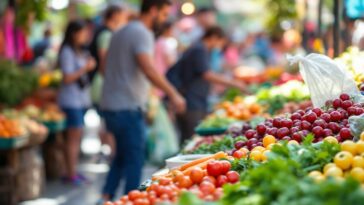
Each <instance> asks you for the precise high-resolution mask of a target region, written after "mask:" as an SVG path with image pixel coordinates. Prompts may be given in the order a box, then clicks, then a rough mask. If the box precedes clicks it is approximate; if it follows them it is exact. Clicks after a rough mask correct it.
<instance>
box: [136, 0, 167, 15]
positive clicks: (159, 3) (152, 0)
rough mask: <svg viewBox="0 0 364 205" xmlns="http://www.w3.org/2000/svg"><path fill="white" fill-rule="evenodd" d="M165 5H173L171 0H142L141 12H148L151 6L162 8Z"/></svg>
mask: <svg viewBox="0 0 364 205" xmlns="http://www.w3.org/2000/svg"><path fill="white" fill-rule="evenodd" d="M165 5H172V3H171V1H170V0H142V6H141V9H140V12H141V13H142V14H145V13H148V12H149V11H150V9H151V8H153V7H157V8H158V9H160V8H162V7H163V6H165Z"/></svg>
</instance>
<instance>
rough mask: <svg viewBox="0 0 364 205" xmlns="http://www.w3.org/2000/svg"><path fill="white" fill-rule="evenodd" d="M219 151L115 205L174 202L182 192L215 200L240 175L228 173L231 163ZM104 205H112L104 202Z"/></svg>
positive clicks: (170, 174) (157, 179) (234, 172)
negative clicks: (223, 187)
mask: <svg viewBox="0 0 364 205" xmlns="http://www.w3.org/2000/svg"><path fill="white" fill-rule="evenodd" d="M226 157H227V155H226V154H224V153H223V152H219V153H216V154H215V155H213V156H211V157H205V158H202V159H198V160H195V161H193V162H191V163H187V164H185V165H182V166H181V167H180V168H178V169H176V170H173V171H171V172H170V173H168V174H167V175H164V176H159V177H157V178H155V179H154V181H155V182H154V183H153V184H152V185H151V186H149V187H148V188H147V190H146V191H138V190H134V191H131V192H129V194H128V195H127V196H123V197H121V198H120V203H119V204H135V205H139V204H140V205H142V204H143V205H144V204H145V205H148V204H150V205H153V204H159V203H161V202H177V199H178V197H179V196H180V195H181V194H182V193H183V192H185V191H188V192H190V193H193V194H195V195H196V196H198V197H199V198H200V199H203V200H204V201H216V200H218V199H220V198H221V196H222V194H223V190H222V186H223V185H225V184H227V183H230V184H234V183H237V182H238V181H239V178H240V175H239V173H237V172H236V171H232V170H231V163H230V162H229V161H228V160H224V158H226ZM106 204H113V203H112V202H108V203H106Z"/></svg>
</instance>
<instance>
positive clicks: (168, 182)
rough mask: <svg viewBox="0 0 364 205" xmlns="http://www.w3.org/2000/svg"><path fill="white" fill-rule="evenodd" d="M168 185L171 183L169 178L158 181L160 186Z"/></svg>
mask: <svg viewBox="0 0 364 205" xmlns="http://www.w3.org/2000/svg"><path fill="white" fill-rule="evenodd" d="M170 183H172V180H171V179H170V178H166V177H163V178H161V179H159V184H160V185H163V186H165V185H168V184H170Z"/></svg>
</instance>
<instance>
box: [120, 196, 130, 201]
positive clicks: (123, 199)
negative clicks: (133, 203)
mask: <svg viewBox="0 0 364 205" xmlns="http://www.w3.org/2000/svg"><path fill="white" fill-rule="evenodd" d="M128 200H129V198H128V196H123V197H121V198H120V201H121V202H127V201H128Z"/></svg>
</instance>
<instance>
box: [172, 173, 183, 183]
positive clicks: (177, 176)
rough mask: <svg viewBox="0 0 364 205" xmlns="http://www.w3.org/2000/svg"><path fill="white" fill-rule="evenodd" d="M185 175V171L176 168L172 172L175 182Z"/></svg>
mask: <svg viewBox="0 0 364 205" xmlns="http://www.w3.org/2000/svg"><path fill="white" fill-rule="evenodd" d="M183 177H184V174H183V172H181V171H179V170H174V171H173V172H172V178H173V182H178V181H179V180H181V178H183Z"/></svg>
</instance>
